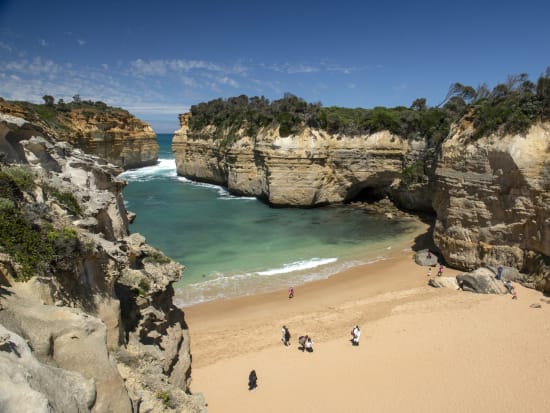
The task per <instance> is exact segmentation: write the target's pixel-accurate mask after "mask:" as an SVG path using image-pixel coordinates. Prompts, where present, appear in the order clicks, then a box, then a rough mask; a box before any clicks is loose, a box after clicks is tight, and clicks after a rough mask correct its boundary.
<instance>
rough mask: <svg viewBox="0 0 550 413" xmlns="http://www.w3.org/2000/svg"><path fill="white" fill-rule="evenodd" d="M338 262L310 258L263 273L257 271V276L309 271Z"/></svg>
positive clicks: (328, 259) (333, 259)
mask: <svg viewBox="0 0 550 413" xmlns="http://www.w3.org/2000/svg"><path fill="white" fill-rule="evenodd" d="M336 261H338V258H312V259H310V260H304V261H296V262H291V263H289V264H285V265H283V266H282V267H281V268H274V269H269V270H265V271H259V272H258V274H259V275H279V274H288V273H290V272H296V271H303V270H310V269H312V268H316V267H320V266H321V265H326V264H332V263H333V262H336Z"/></svg>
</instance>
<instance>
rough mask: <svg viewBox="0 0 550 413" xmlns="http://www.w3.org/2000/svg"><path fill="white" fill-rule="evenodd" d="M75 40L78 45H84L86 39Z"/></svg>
mask: <svg viewBox="0 0 550 413" xmlns="http://www.w3.org/2000/svg"><path fill="white" fill-rule="evenodd" d="M76 42H77V43H78V44H79V45H80V46H84V45H85V44H86V40H82V39H76Z"/></svg>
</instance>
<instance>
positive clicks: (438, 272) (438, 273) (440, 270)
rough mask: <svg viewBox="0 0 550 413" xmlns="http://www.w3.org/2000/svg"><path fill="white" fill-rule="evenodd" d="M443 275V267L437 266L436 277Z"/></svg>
mask: <svg viewBox="0 0 550 413" xmlns="http://www.w3.org/2000/svg"><path fill="white" fill-rule="evenodd" d="M442 275H443V265H440V266H439V271H437V276H438V277H441V276H442Z"/></svg>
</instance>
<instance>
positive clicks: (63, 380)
mask: <svg viewBox="0 0 550 413" xmlns="http://www.w3.org/2000/svg"><path fill="white" fill-rule="evenodd" d="M0 337H1V339H0V365H1V366H2V368H1V369H0V411H1V412H2V413H27V412H28V413H42V412H44V413H50V412H56V413H57V412H60V413H61V412H66V413H72V412H91V409H92V406H93V405H94V402H95V398H96V390H95V386H94V380H93V379H86V378H84V376H82V375H81V374H79V373H76V372H73V371H68V370H63V369H60V368H57V367H53V366H49V365H46V364H43V363H41V362H40V361H38V360H37V359H36V358H35V357H34V355H33V353H32V352H31V349H30V348H29V345H28V344H27V342H26V340H25V339H24V338H23V337H21V336H20V335H18V334H16V333H14V332H13V331H10V330H8V329H6V328H5V327H4V326H3V325H1V324H0Z"/></svg>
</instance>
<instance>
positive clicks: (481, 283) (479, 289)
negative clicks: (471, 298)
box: [456, 268, 508, 294]
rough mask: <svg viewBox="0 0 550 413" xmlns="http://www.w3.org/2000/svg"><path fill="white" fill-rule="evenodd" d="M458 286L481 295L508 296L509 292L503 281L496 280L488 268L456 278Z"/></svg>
mask: <svg viewBox="0 0 550 413" xmlns="http://www.w3.org/2000/svg"><path fill="white" fill-rule="evenodd" d="M456 280H457V281H458V285H459V286H460V287H461V288H462V290H464V291H470V292H473V293H480V294H507V293H508V290H507V289H506V287H505V286H504V283H503V282H502V281H499V280H497V279H496V278H495V275H494V273H493V272H492V271H491V270H490V269H488V268H478V269H477V270H474V271H472V272H469V273H466V274H460V275H457V276H456Z"/></svg>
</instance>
